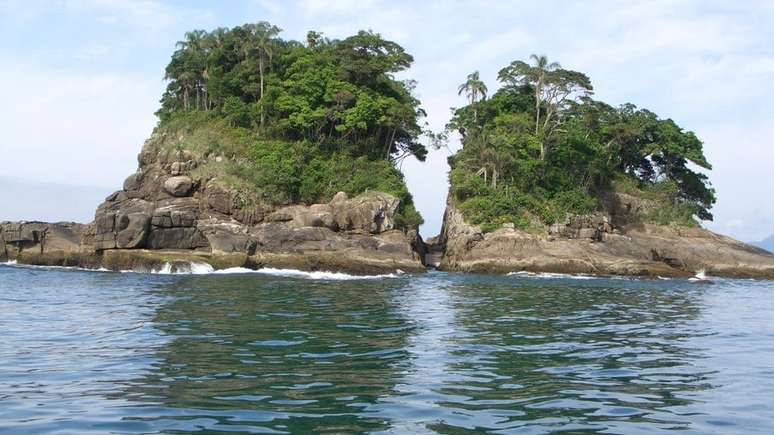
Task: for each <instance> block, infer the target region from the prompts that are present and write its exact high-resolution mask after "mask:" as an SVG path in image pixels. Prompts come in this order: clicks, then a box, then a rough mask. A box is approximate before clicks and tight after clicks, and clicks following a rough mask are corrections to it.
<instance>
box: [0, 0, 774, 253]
mask: <svg viewBox="0 0 774 435" xmlns="http://www.w3.org/2000/svg"><path fill="white" fill-rule="evenodd" d="M262 20H266V21H270V22H272V23H273V24H276V25H278V26H279V27H281V28H282V29H283V30H284V31H283V34H282V36H283V37H284V38H286V39H288V38H290V39H299V40H303V39H304V38H305V35H306V33H307V31H309V30H318V31H322V32H323V33H324V34H325V36H327V37H330V38H341V37H346V36H349V35H351V34H353V33H355V32H357V31H358V30H360V29H371V30H373V31H376V32H378V33H381V34H382V35H383V36H384V37H385V38H387V39H391V40H394V41H396V42H398V43H399V44H401V45H402V46H404V47H405V48H406V50H407V51H408V52H409V53H411V54H412V55H413V56H414V59H415V62H414V65H413V66H412V68H411V69H410V70H409V71H407V72H406V73H402V74H401V77H402V78H412V79H415V80H417V81H418V86H417V90H416V93H417V96H418V97H419V98H420V100H421V101H422V104H423V107H424V108H425V110H426V111H427V112H428V118H427V122H428V123H429V126H430V128H432V129H434V130H441V129H443V127H444V125H445V124H446V122H447V121H448V119H449V117H450V114H451V111H450V108H451V107H458V106H462V105H464V104H465V101H464V99H463V97H460V96H458V95H457V93H456V90H457V86H458V85H459V84H460V83H461V82H463V81H464V79H465V76H466V75H467V74H468V73H470V72H473V71H476V70H478V71H480V72H481V77H482V79H483V80H484V81H485V82H486V83H487V85H488V87H489V89H490V91H493V90H495V89H496V88H497V87H498V85H499V84H498V83H497V81H496V76H497V71H498V70H499V69H500V68H502V67H503V66H505V65H507V64H508V63H510V62H511V61H512V60H516V59H523V60H525V59H527V58H528V57H529V55H530V54H532V53H538V54H546V55H547V56H548V57H549V59H551V60H554V61H558V62H560V63H561V64H562V66H563V67H565V68H569V69H574V70H578V71H582V72H584V73H586V74H587V75H588V76H589V77H591V80H592V83H593V85H594V88H595V98H597V99H600V100H602V101H605V102H608V103H610V104H613V105H619V104H623V103H627V102H630V103H634V104H636V105H637V106H639V107H644V108H647V109H649V110H651V111H654V112H655V113H657V114H659V115H660V116H662V117H664V118H672V119H674V120H675V121H676V122H677V123H678V124H679V125H681V126H683V127H684V128H686V129H688V130H692V131H694V132H696V134H697V135H698V136H699V138H701V139H702V140H703V141H704V142H705V153H706V154H707V156H708V158H709V160H710V162H711V163H712V164H713V166H714V168H713V170H712V171H711V172H710V179H711V181H712V183H713V185H714V187H715V188H716V190H717V195H718V203H717V205H716V206H715V208H714V214H715V221H714V222H712V223H708V224H707V226H708V227H709V228H710V229H713V230H715V231H718V232H722V233H725V234H729V235H732V236H734V237H737V238H739V239H742V240H745V241H754V240H760V239H763V238H765V237H767V236H768V235H770V234H772V233H774V200H773V198H772V192H774V177H773V176H772V169H773V168H774V123H772V122H771V121H772V120H774V109H773V108H772V104H771V102H772V101H774V44H772V41H774V26H772V25H771V23H774V2H770V1H754V0H749V1H744V2H729V1H710V0H702V1H691V0H682V1H660V0H651V1H647V2H645V1H640V2H634V1H631V2H626V1H594V2H588V1H541V2H535V1H531V2H530V1H513V0H511V1H496V0H486V1H485V0H480V1H435V2H433V1H423V2H416V1H401V0H391V1H379V0H339V1H336V0H327V1H315V0H300V1H288V0H232V1H228V2H218V1H211V2H205V1H160V0H133V1H123V0H72V1H56V0H50V1H34V0H0V65H2V67H0V83H2V84H3V91H2V94H0V95H2V99H3V103H4V104H0V176H2V177H4V179H5V182H4V183H0V189H2V191H3V195H2V198H17V199H16V200H14V201H3V202H2V203H0V220H14V219H40V220H81V221H83V220H84V219H88V217H89V216H91V215H92V213H93V208H95V207H96V205H97V203H98V202H99V200H98V199H95V198H97V197H98V196H97V195H96V193H100V192H104V195H107V194H108V193H110V192H112V191H114V190H117V189H119V188H120V186H121V183H122V181H123V180H124V178H125V177H126V176H128V175H129V174H130V173H132V172H133V171H134V170H135V169H136V167H137V159H136V156H137V153H138V152H139V150H140V148H141V146H142V144H143V142H144V140H145V139H146V138H147V137H148V136H149V135H150V132H151V131H152V129H153V127H154V125H155V123H156V118H155V116H154V115H153V112H155V111H156V110H157V109H158V100H159V98H160V96H161V93H162V92H163V89H164V86H165V84H164V82H163V80H162V77H163V70H164V67H165V65H166V64H167V62H168V60H169V56H170V55H171V54H172V52H173V51H174V46H175V42H176V41H178V40H180V39H182V37H183V35H184V33H185V32H186V31H189V30H192V29H207V30H210V29H213V28H215V27H232V26H236V25H240V24H243V23H246V22H256V21H262ZM459 146H460V145H459V142H458V140H456V139H454V140H452V142H451V143H450V149H451V151H454V150H456V149H457V148H459ZM449 152H450V151H449V150H445V149H442V150H438V151H433V152H431V154H430V156H429V158H428V159H427V161H426V162H424V163H420V162H417V161H406V162H405V163H404V164H403V167H402V169H403V171H404V173H405V174H406V179H407V181H408V185H409V189H410V190H411V192H412V193H413V195H414V198H415V202H416V203H417V204H418V208H419V209H420V211H421V212H422V214H423V216H424V217H425V220H426V224H425V225H424V226H423V227H422V234H423V235H424V236H426V237H427V236H431V235H434V234H436V233H437V232H438V231H439V229H440V222H441V218H442V214H443V209H444V205H445V200H446V193H447V187H448V186H447V171H448V166H447V164H446V159H447V157H448V155H449ZM41 184H46V185H49V186H58V187H56V188H54V187H52V188H51V189H50V192H51V193H50V196H49V198H46V197H45V192H42V193H41V189H40V186H41ZM25 186H33V187H32V191H34V192H36V193H35V194H28V192H27V190H25V189H26V187H25ZM35 186H37V187H35ZM63 186H64V188H63ZM35 189H37V190H35ZM44 190H45V189H44ZM63 192H64V193H63ZM61 195H68V196H70V197H71V198H72V201H61V198H60V196H61ZM100 195H101V193H100ZM54 196H56V198H55V197H54ZM89 201H93V202H94V204H93V207H92V210H88V211H84V210H82V208H83V203H84V202H86V203H89ZM32 202H35V204H31V203H32ZM32 205H34V206H32ZM33 212H34V213H36V214H37V215H35V216H31V215H30V214H31V213H33Z"/></svg>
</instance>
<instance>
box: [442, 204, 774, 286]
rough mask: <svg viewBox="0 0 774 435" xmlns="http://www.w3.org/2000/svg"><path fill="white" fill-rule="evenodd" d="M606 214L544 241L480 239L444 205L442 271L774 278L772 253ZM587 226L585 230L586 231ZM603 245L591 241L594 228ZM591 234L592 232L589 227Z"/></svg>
mask: <svg viewBox="0 0 774 435" xmlns="http://www.w3.org/2000/svg"><path fill="white" fill-rule="evenodd" d="M609 220H610V218H606V217H604V216H589V217H585V218H581V219H576V220H573V219H570V220H569V222H568V224H567V225H562V226H560V228H552V229H551V231H550V233H549V234H548V235H535V234H530V233H526V232H523V231H519V230H516V229H510V228H502V229H498V230H496V231H494V232H491V233H483V232H482V231H481V230H480V228H478V227H475V226H472V225H469V224H467V223H466V222H465V220H464V218H463V217H462V214H461V213H460V212H459V211H458V210H457V209H456V207H454V205H452V204H449V205H448V206H447V209H446V213H445V215H444V224H443V231H442V234H441V237H440V239H441V240H439V241H438V243H439V244H442V245H444V246H445V250H444V254H443V257H442V259H441V263H440V267H441V269H443V270H449V271H465V272H496V273H506V272H518V271H530V272H555V273H582V274H597V275H645V276H653V277H655V276H665V277H666V276H692V275H694V274H695V273H696V272H697V271H699V270H705V271H706V272H707V273H708V274H710V275H716V276H730V277H747V278H774V255H771V254H768V253H767V252H765V251H763V250H761V249H757V248H754V247H752V246H749V245H746V244H744V243H741V242H738V241H736V240H733V239H731V238H728V237H724V236H720V235H718V234H715V233H712V232H710V231H707V230H704V229H701V228H672V227H664V226H657V225H636V226H635V225H632V226H627V227H622V228H620V229H613V228H612V227H611V226H610V225H609V224H608V221H609ZM590 227H591V228H590ZM599 227H601V228H602V230H603V234H604V235H603V238H602V242H594V241H593V240H592V236H593V233H594V231H595V229H596V228H599ZM592 228H595V229H592Z"/></svg>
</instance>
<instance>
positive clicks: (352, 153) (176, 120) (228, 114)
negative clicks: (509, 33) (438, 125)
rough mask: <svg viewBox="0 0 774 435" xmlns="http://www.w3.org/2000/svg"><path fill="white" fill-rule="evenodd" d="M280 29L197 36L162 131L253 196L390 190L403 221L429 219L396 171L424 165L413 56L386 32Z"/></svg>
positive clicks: (162, 113)
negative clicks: (410, 160) (291, 36)
mask: <svg viewBox="0 0 774 435" xmlns="http://www.w3.org/2000/svg"><path fill="white" fill-rule="evenodd" d="M279 34H280V29H279V28H278V27H276V26H274V25H272V24H270V23H267V22H260V23H254V24H245V25H242V26H238V27H234V28H231V29H226V28H219V29H215V30H213V31H211V32H207V31H203V30H195V31H192V32H188V33H186V35H185V39H184V40H182V41H180V42H179V43H178V44H177V50H176V51H175V52H174V54H173V55H172V59H171V60H170V62H169V64H168V65H167V67H166V75H165V79H166V80H167V89H166V92H165V93H164V95H163V97H162V99H161V108H160V109H159V110H158V112H157V115H158V117H159V119H160V122H159V126H158V129H159V130H160V131H165V132H172V133H175V134H174V137H182V138H183V139H182V141H180V142H178V143H176V145H175V146H178V147H181V148H188V149H195V150H198V151H199V152H201V153H203V154H206V155H219V156H220V155H222V156H224V157H225V159H216V160H212V161H211V162H210V163H207V164H206V165H204V166H202V167H199V168H197V174H198V175H199V176H202V177H204V176H207V177H210V178H212V177H215V178H217V179H218V180H219V181H221V182H224V183H228V184H230V187H232V188H235V189H238V190H240V191H241V192H242V193H243V196H244V198H245V200H246V201H247V200H249V201H264V202H269V203H273V204H286V203H296V202H306V203H312V202H321V201H326V200H329V199H330V198H331V197H332V196H333V195H334V194H335V193H336V192H337V191H345V192H347V193H348V194H350V195H357V194H360V193H363V192H366V191H368V190H379V191H386V192H388V193H392V194H395V195H397V196H398V197H399V198H400V199H401V209H400V216H399V218H400V222H402V223H403V224H404V226H406V227H414V226H417V225H418V224H420V223H421V221H422V220H421V217H420V216H419V214H418V213H417V212H416V210H415V209H414V206H413V203H412V199H411V195H410V194H409V193H408V190H407V189H406V186H405V183H404V181H403V176H402V174H401V173H400V171H399V170H398V169H396V166H397V165H399V164H400V162H401V161H402V160H403V159H405V158H407V157H410V156H413V157H415V158H417V159H419V160H424V159H425V156H426V154H427V150H426V148H425V147H424V146H423V145H422V144H421V143H420V141H419V139H420V136H421V135H422V133H423V129H422V127H421V120H422V117H423V116H424V112H423V110H422V109H421V108H420V105H419V101H418V100H417V99H416V98H415V97H414V96H413V95H412V91H413V89H414V85H415V84H414V82H412V81H410V80H398V79H397V78H396V77H395V75H396V74H397V73H400V72H402V71H405V70H406V69H407V68H408V67H409V66H410V65H411V63H412V62H413V58H412V56H411V55H409V54H408V53H406V52H405V51H404V49H403V48H402V47H401V46H400V45H398V44H396V43H395V42H392V41H389V40H386V39H383V38H382V37H381V36H380V35H379V34H377V33H373V32H370V31H361V32H358V33H357V34H356V35H353V36H350V37H348V38H345V39H342V40H331V39H328V38H325V37H324V36H323V35H322V34H321V33H319V32H314V31H312V32H309V33H308V35H307V39H306V41H303V42H299V41H292V40H284V39H282V38H280V37H279Z"/></svg>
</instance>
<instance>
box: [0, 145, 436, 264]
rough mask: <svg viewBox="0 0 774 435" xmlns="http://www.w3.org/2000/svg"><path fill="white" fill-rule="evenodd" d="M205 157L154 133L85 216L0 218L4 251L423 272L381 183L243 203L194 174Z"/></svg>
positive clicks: (58, 260) (53, 260)
mask: <svg viewBox="0 0 774 435" xmlns="http://www.w3.org/2000/svg"><path fill="white" fill-rule="evenodd" d="M203 158H218V159H221V158H222V157H220V156H218V157H212V156H208V157H202V156H198V155H196V154H194V153H192V152H190V151H187V150H174V149H170V148H169V147H165V146H164V142H163V138H161V137H158V136H157V135H154V136H153V137H151V139H149V140H148V141H147V142H146V144H145V146H144V147H143V149H142V152H141V153H140V155H139V168H138V170H137V172H136V173H134V174H132V175H130V176H129V177H128V178H127V179H126V181H125V182H124V185H123V189H122V190H120V191H118V192H116V193H114V194H112V195H110V196H109V197H108V198H107V199H106V200H105V202H104V203H103V204H101V205H100V206H99V207H98V208H97V211H96V215H95V218H94V222H93V223H91V224H89V225H80V224H72V223H56V224H47V223H39V222H22V223H2V224H0V260H17V261H19V262H22V263H29V264H44V265H66V266H85V267H107V268H110V269H149V268H152V267H156V266H158V265H159V264H161V263H169V262H171V263H181V262H190V261H197V262H206V263H209V264H211V265H213V266H215V267H216V268H218V267H231V266H243V267H252V268H258V267H287V268H295V269H302V270H334V271H346V272H351V273H360V274H371V273H385V272H394V271H396V270H403V271H406V272H409V271H411V272H416V271H423V270H424V265H423V260H424V251H423V243H422V240H421V238H420V237H419V234H418V233H417V232H416V231H407V232H404V231H402V230H399V229H397V228H396V225H395V221H394V218H395V215H396V213H397V210H398V207H399V205H400V204H399V200H398V199H397V198H395V197H393V196H391V195H388V194H385V193H380V192H367V193H365V194H362V195H359V196H357V197H355V198H348V197H347V195H346V194H345V193H343V192H340V193H339V194H337V195H336V196H335V197H334V198H333V200H332V201H330V202H329V203H327V204H313V205H302V204H295V205H287V206H280V207H277V206H269V205H266V204H263V203H257V204H251V205H245V204H243V203H241V201H240V198H239V195H238V193H237V192H235V191H233V190H232V189H230V188H229V187H228V186H227V185H225V184H224V183H221V182H220V180H219V179H218V178H217V177H193V176H192V175H191V171H192V170H194V169H195V168H196V167H197V166H198V165H199V163H201V159H203Z"/></svg>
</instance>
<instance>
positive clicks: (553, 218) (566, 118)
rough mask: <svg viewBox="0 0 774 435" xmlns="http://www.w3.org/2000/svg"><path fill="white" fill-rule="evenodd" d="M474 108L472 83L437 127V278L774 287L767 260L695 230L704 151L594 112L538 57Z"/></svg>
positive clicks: (684, 134) (685, 136)
mask: <svg viewBox="0 0 774 435" xmlns="http://www.w3.org/2000/svg"><path fill="white" fill-rule="evenodd" d="M498 78H499V80H500V82H501V83H502V87H501V88H500V89H499V90H498V91H497V92H496V93H494V94H493V95H492V96H491V97H490V98H487V91H488V90H487V87H486V85H485V84H484V83H483V81H481V80H480V78H479V76H478V73H473V74H471V75H469V76H468V80H467V81H466V82H465V83H463V84H462V85H461V86H460V89H459V92H460V94H463V93H464V94H465V95H467V97H468V99H469V104H468V105H467V106H465V107H463V108H460V109H457V110H456V111H455V113H454V116H453V118H452V120H451V122H450V123H449V125H448V126H447V129H448V130H458V131H459V132H460V134H461V135H462V142H463V148H462V149H461V150H460V151H459V152H458V153H457V154H456V155H454V156H452V157H450V158H449V164H450V166H451V168H452V170H451V173H450V191H449V198H448V204H447V208H446V212H445V215H444V219H443V229H442V233H441V235H440V237H439V238H438V239H436V240H434V246H431V247H430V250H431V251H434V252H442V255H441V256H440V258H437V261H438V266H439V267H440V268H441V269H443V270H449V271H465V272H493V273H509V272H521V271H529V272H549V273H572V274H593V275H638V276H649V277H681V276H684V277H690V276H693V275H694V274H696V273H697V272H700V271H704V272H705V273H707V274H711V275H716V276H728V277H744V278H774V255H772V254H770V253H769V252H767V251H765V250H762V249H759V248H756V247H753V246H750V245H747V244H744V243H741V242H739V241H736V240H733V239H731V238H729V237H725V236H721V235H719V234H715V233H713V232H711V231H708V230H706V229H703V228H701V226H700V222H699V221H701V220H711V219H712V214H711V212H710V209H711V207H712V205H713V204H714V203H715V191H714V189H712V187H711V185H710V184H709V181H708V177H707V175H706V174H705V171H707V170H710V169H711V165H710V164H709V162H708V161H707V159H706V158H705V156H704V152H703V144H702V142H701V141H700V140H699V139H698V138H697V137H696V135H695V134H694V133H692V132H690V131H685V130H683V129H682V128H680V127H679V126H678V125H677V124H676V123H675V122H674V121H672V120H671V119H661V118H659V117H658V116H656V115H655V114H654V113H652V112H650V111H648V110H644V109H638V108H637V107H635V106H634V105H631V104H625V105H623V106H620V107H617V108H616V107H612V106H609V105H607V104H605V103H603V102H601V101H596V100H594V99H593V98H592V97H591V96H592V92H593V88H592V86H591V81H590V80H589V78H588V77H587V76H586V75H585V74H583V73H580V72H577V71H572V70H567V69H563V68H562V67H561V66H560V65H559V64H558V63H551V62H549V61H548V59H547V58H546V57H545V56H538V55H533V56H532V58H531V63H527V62H524V61H518V60H517V61H514V62H512V63H511V64H510V65H508V66H506V67H505V68H503V69H502V70H501V71H500V73H499V75H498Z"/></svg>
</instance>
